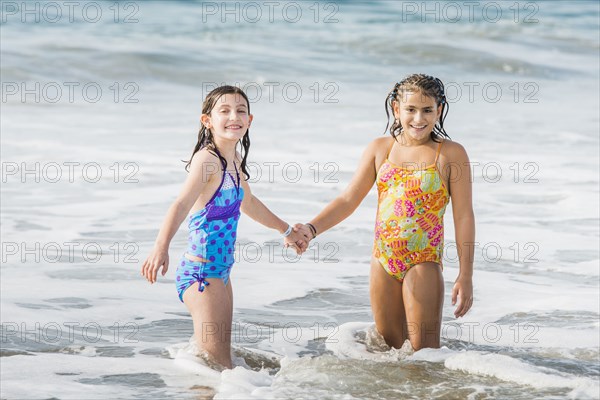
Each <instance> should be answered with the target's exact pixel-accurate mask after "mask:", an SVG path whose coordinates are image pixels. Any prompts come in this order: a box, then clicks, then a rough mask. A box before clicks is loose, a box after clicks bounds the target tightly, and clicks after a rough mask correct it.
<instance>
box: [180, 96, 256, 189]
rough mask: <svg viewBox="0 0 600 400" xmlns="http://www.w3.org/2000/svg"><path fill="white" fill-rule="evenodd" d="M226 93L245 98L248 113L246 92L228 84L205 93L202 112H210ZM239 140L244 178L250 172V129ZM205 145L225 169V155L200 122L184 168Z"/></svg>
mask: <svg viewBox="0 0 600 400" xmlns="http://www.w3.org/2000/svg"><path fill="white" fill-rule="evenodd" d="M226 94H239V95H240V96H242V97H243V98H244V99H245V100H246V104H248V114H250V101H249V100H248V96H246V93H244V91H243V90H242V89H240V88H238V87H235V86H229V85H225V86H219V87H218V88H216V89H213V90H211V92H210V93H209V94H207V95H206V98H205V99H204V103H203V104H202V114H207V115H208V114H210V112H211V111H212V109H213V108H214V107H215V105H216V104H217V101H218V100H219V99H220V98H221V96H223V95H226ZM240 142H241V143H242V150H241V155H242V164H241V168H242V172H243V173H244V175H245V176H246V179H250V174H249V173H248V167H247V165H246V161H247V158H248V152H249V151H250V129H248V130H247V131H246V133H245V134H244V137H243V138H242V139H241V140H240ZM205 147H206V148H207V149H208V151H210V152H211V153H212V154H214V155H215V156H217V157H218V158H219V160H220V161H221V165H222V166H223V170H226V169H227V160H225V157H223V156H222V155H221V152H220V151H219V149H218V148H217V145H216V143H215V141H214V138H213V133H212V132H211V131H210V129H208V128H207V127H206V126H204V124H202V126H201V127H200V131H199V132H198V142H197V143H196V146H195V147H194V151H193V152H192V156H191V157H190V160H189V161H187V164H186V165H185V170H186V171H189V168H190V164H191V163H192V159H193V158H194V154H196V153H197V152H198V151H200V150H201V149H203V148H205ZM184 162H186V161H184Z"/></svg>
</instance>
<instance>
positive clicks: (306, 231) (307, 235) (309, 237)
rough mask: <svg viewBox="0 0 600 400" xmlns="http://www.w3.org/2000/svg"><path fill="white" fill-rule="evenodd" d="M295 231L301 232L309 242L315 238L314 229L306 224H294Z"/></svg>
mask: <svg viewBox="0 0 600 400" xmlns="http://www.w3.org/2000/svg"><path fill="white" fill-rule="evenodd" d="M294 232H299V233H300V234H302V236H304V240H305V241H306V242H307V243H308V242H310V241H311V240H312V239H313V236H312V231H311V230H310V228H309V227H308V225H306V224H296V225H294Z"/></svg>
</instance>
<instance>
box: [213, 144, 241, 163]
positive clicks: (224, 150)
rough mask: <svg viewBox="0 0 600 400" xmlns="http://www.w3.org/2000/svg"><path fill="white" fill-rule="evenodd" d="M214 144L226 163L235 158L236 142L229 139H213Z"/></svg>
mask: <svg viewBox="0 0 600 400" xmlns="http://www.w3.org/2000/svg"><path fill="white" fill-rule="evenodd" d="M215 145H216V146H217V148H218V149H219V153H221V155H222V156H223V157H224V158H225V160H227V162H228V163H230V162H233V160H235V148H236V145H237V143H236V142H232V141H230V140H215Z"/></svg>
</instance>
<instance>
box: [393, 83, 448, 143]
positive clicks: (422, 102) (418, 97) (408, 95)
mask: <svg viewBox="0 0 600 400" xmlns="http://www.w3.org/2000/svg"><path fill="white" fill-rule="evenodd" d="M393 108H394V116H395V118H397V119H399V120H400V124H402V133H404V134H406V135H407V138H408V139H409V140H411V141H413V142H418V143H421V142H426V141H427V140H429V138H430V135H431V131H432V130H433V127H434V126H435V123H436V122H437V120H438V118H439V117H440V114H441V112H442V107H438V105H437V103H436V101H435V99H434V98H433V97H430V96H426V95H424V94H422V93H421V92H418V91H414V92H404V93H402V94H399V95H398V97H397V98H396V101H394V102H393Z"/></svg>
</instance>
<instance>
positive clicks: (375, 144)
mask: <svg viewBox="0 0 600 400" xmlns="http://www.w3.org/2000/svg"><path fill="white" fill-rule="evenodd" d="M393 144H394V138H393V137H391V136H384V137H378V138H377V139H373V140H372V141H371V143H369V145H368V146H367V151H369V152H370V153H372V154H373V155H374V156H375V157H376V158H380V157H382V156H383V157H384V158H385V157H386V156H387V154H388V152H389V150H390V149H391V148H392V145H393Z"/></svg>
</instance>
